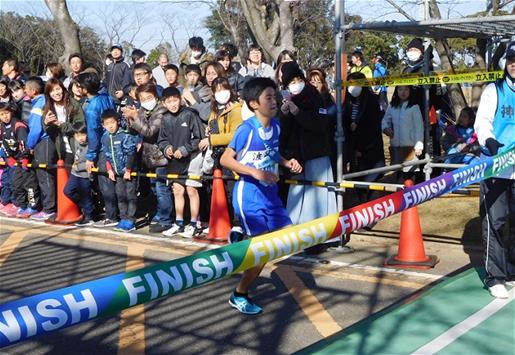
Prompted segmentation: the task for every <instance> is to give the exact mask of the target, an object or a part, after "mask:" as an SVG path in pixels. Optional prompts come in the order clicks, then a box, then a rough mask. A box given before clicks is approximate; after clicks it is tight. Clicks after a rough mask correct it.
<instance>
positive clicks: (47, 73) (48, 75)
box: [45, 71, 52, 79]
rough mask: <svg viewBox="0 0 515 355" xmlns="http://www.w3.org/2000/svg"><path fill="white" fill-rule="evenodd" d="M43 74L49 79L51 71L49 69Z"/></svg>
mask: <svg viewBox="0 0 515 355" xmlns="http://www.w3.org/2000/svg"><path fill="white" fill-rule="evenodd" d="M45 75H46V77H47V78H48V79H50V78H51V77H52V73H51V72H49V71H47V72H46V74H45Z"/></svg>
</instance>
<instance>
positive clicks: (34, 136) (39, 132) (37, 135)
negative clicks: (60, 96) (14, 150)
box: [27, 94, 48, 149]
mask: <svg viewBox="0 0 515 355" xmlns="http://www.w3.org/2000/svg"><path fill="white" fill-rule="evenodd" d="M44 107H45V95H43V94H41V95H38V96H36V97H35V98H34V99H32V107H31V109H30V115H29V118H28V124H29V134H28V137H27V146H28V147H29V149H34V148H35V147H36V144H38V143H39V141H41V140H42V139H46V138H48V135H47V134H46V132H45V131H44V130H43V109H44Z"/></svg>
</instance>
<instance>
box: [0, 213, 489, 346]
mask: <svg viewBox="0 0 515 355" xmlns="http://www.w3.org/2000/svg"><path fill="white" fill-rule="evenodd" d="M146 231H147V228H143V229H140V230H138V231H136V232H135V233H130V234H121V233H118V232H113V231H111V230H99V229H94V228H85V229H76V228H75V229H65V228H57V227H53V226H49V225H46V224H44V223H41V222H33V221H22V220H16V219H11V218H5V217H0V302H1V303H4V302H7V301H10V300H15V299H18V298H22V297H26V296H30V295H34V294H37V293H40V292H45V291H50V290H53V289H56V288H61V287H65V286H69V285H72V284H76V283H79V282H84V281H87V280H92V279H96V278H100V277H102V276H107V275H110V274H114V273H120V272H124V271H127V270H131V269H135V268H140V267H143V266H149V265H152V264H155V263H159V262H161V261H167V260H171V259H174V258H178V257H182V256H185V255H190V254H192V253H195V252H197V251H201V250H205V249H206V248H213V247H217V246H216V245H209V244H203V243H199V242H195V241H192V240H189V239H183V238H180V237H179V236H177V237H174V238H164V237H160V236H156V235H150V234H148V233H146ZM380 234H381V233H374V232H372V233H369V232H365V233H361V234H359V233H357V234H355V235H354V236H353V237H352V240H351V243H350V245H351V246H352V247H353V248H354V249H355V252H354V253H351V254H344V253H340V252H339V251H337V250H329V251H327V252H324V253H322V254H320V255H316V256H310V255H305V254H303V253H301V254H298V255H296V256H293V257H290V258H287V259H282V260H280V261H278V262H275V263H271V264H269V265H267V267H266V268H265V269H264V272H263V274H262V275H261V277H260V278H259V279H258V282H257V284H256V286H255V288H254V289H253V290H252V292H251V295H252V296H253V299H254V300H255V301H256V302H257V303H258V304H260V305H262V306H263V307H264V309H265V312H264V313H263V314H261V315H258V316H246V315H242V314H240V313H238V312H237V311H236V310H234V309H232V308H230V306H229V305H228V303H227V300H228V297H229V295H230V293H231V291H232V290H233V289H234V287H235V285H236V283H237V280H238V277H230V278H228V279H224V280H221V281H218V282H215V283H213V284H208V285H205V286H202V287H200V288H196V289H192V290H190V291H188V292H185V293H182V294H179V295H176V296H174V297H170V298H165V299H162V300H156V301H153V302H150V303H147V304H145V305H144V306H137V307H134V308H132V309H130V310H126V311H124V312H122V313H121V314H118V315H117V316H114V317H110V318H103V319H98V320H93V321H90V322H87V323H84V324H79V325H76V326H73V327H71V328H68V329H65V330H61V331H57V332H54V333H51V334H48V335H45V336H42V337H36V338H33V339H31V340H28V341H25V342H22V343H19V344H16V345H13V346H11V347H8V348H5V349H1V350H0V353H2V354H171V353H173V354H198V353H203V354H222V353H223V354H258V353H259V354H263V353H266V354H272V353H279V354H288V353H292V352H296V351H299V350H301V349H303V348H305V347H307V346H309V345H311V344H313V343H315V342H317V341H320V340H321V339H324V338H326V337H328V336H330V335H332V334H335V333H337V332H340V331H341V330H343V329H345V328H347V327H349V326H350V325H352V324H354V323H356V322H358V321H359V320H362V319H365V318H367V317H368V316H370V315H371V314H374V313H375V312H378V311H380V310H381V309H383V308H385V307H387V306H389V305H391V304H394V303H396V302H399V301H402V300H405V299H406V298H407V297H409V296H411V295H413V294H415V293H416V292H418V291H420V290H422V289H424V288H427V287H429V286H430V285H433V284H436V283H438V282H439V281H441V280H443V279H444V278H445V275H449V274H452V273H454V272H457V271H459V270H463V269H466V268H468V267H470V266H471V265H475V264H477V263H478V262H479V260H480V255H481V249H480V247H479V246H477V245H467V246H465V247H464V246H463V245H461V244H460V243H456V241H454V240H446V239H445V238H439V239H438V240H436V241H428V242H426V243H425V245H426V253H427V254H437V255H438V256H439V257H440V259H441V261H440V263H439V264H438V265H437V266H436V267H435V268H434V269H431V270H411V271H404V270H398V269H393V268H385V267H383V263H384V260H385V258H386V257H387V256H388V255H392V254H395V252H396V244H397V240H396V238H395V236H389V237H385V236H384V235H382V236H379V235H380Z"/></svg>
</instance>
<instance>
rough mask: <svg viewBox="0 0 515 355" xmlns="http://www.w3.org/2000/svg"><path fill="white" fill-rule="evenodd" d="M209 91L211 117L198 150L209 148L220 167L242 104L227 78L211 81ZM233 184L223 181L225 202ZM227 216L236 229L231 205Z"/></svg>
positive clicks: (229, 195)
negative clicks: (211, 95) (210, 93)
mask: <svg viewBox="0 0 515 355" xmlns="http://www.w3.org/2000/svg"><path fill="white" fill-rule="evenodd" d="M211 89H212V91H213V97H214V100H212V101H211V115H210V116H209V121H208V123H207V127H206V138H204V139H202V140H201V141H200V143H199V149H200V150H201V151H206V150H208V148H209V147H210V148H211V151H212V153H211V155H212V157H211V158H212V160H213V165H214V166H215V167H220V157H221V156H222V154H223V152H224V151H225V148H226V147H227V146H228V145H229V143H230V142H231V140H232V138H233V136H234V133H236V129H237V128H238V127H239V126H240V125H241V123H242V122H243V120H242V117H241V109H242V102H241V101H238V98H237V95H236V93H235V92H234V90H233V88H232V86H231V85H230V84H229V80H228V79H227V78H224V77H219V78H216V79H215V80H213V83H212V85H211ZM208 154H209V153H208ZM223 175H232V172H231V171H230V170H228V169H225V168H224V169H223ZM234 183H235V181H229V180H224V185H225V191H226V193H227V201H232V191H233V189H234ZM229 215H230V216H231V221H232V225H233V227H238V226H239V225H240V224H239V220H238V218H236V217H235V215H234V210H233V208H232V204H229ZM237 231H238V232H241V233H242V232H243V231H242V230H241V228H238V229H237Z"/></svg>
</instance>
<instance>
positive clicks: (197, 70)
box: [184, 64, 202, 76]
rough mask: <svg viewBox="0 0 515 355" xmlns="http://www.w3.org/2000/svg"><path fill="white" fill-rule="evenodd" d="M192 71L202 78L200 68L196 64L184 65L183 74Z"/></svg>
mask: <svg viewBox="0 0 515 355" xmlns="http://www.w3.org/2000/svg"><path fill="white" fill-rule="evenodd" d="M192 71H194V72H195V73H197V74H198V75H199V76H202V70H200V67H199V66H198V65H197V64H188V65H186V68H185V69H184V74H185V75H186V74H188V73H189V72H192Z"/></svg>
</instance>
